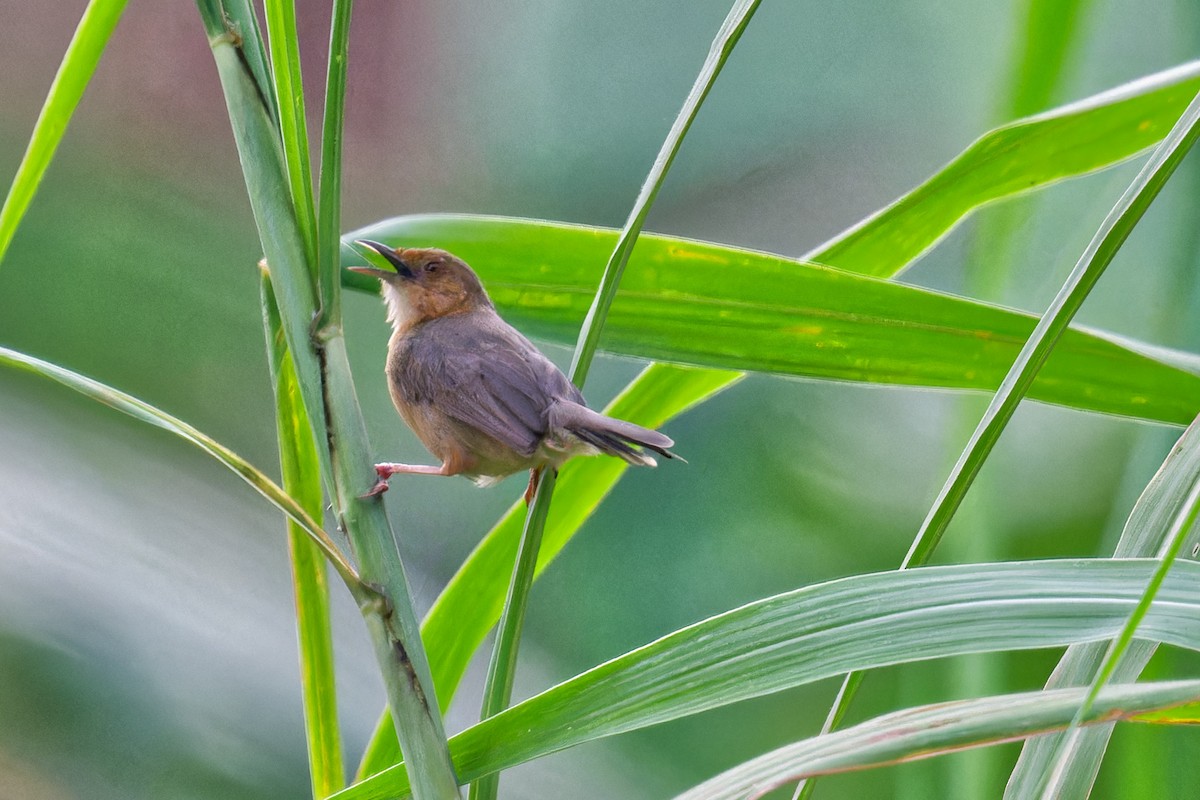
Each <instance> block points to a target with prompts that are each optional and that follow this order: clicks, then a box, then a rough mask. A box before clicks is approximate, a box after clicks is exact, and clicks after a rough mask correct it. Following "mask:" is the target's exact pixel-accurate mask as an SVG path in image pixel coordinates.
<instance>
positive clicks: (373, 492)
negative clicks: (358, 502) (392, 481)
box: [360, 474, 388, 500]
mask: <svg viewBox="0 0 1200 800" xmlns="http://www.w3.org/2000/svg"><path fill="white" fill-rule="evenodd" d="M387 490H388V482H387V478H385V477H383V475H382V474H381V475H380V477H379V480H377V481H376V482H375V485H374V486H372V487H371V488H370V489H368V490H367V493H366V494H363V495H360V496H361V497H362V499H363V500H366V499H368V498H371V497H378V496H379V495H381V494H383V493H384V492H386V491H387Z"/></svg>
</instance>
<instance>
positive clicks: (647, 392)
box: [358, 364, 741, 779]
mask: <svg viewBox="0 0 1200 800" xmlns="http://www.w3.org/2000/svg"><path fill="white" fill-rule="evenodd" d="M740 377H741V376H740V375H739V374H737V373H726V372H717V371H714V370H706V369H689V368H687V367H674V366H669V365H665V364H653V365H651V366H649V367H647V368H646V369H645V371H644V372H643V373H642V375H641V376H640V377H639V378H638V379H637V380H636V381H635V382H634V384H633V385H634V386H636V387H637V391H633V390H626V391H625V392H622V393H621V394H620V395H619V396H617V397H616V398H615V399H614V400H613V401H612V402H611V403H610V404H609V405H608V406H607V407H606V408H605V409H604V413H606V414H611V415H612V416H615V417H620V418H621V419H626V420H629V421H630V422H634V423H636V424H638V425H642V426H645V427H647V428H659V427H662V425H663V424H665V423H666V422H667V420H669V419H672V418H673V417H676V416H678V415H679V414H682V413H683V412H684V411H686V410H687V409H688V408H690V407H691V406H693V405H695V404H697V403H700V402H703V400H705V399H707V398H708V397H710V396H712V395H713V394H715V393H716V392H718V391H720V390H721V389H723V388H725V387H726V386H729V385H730V384H731V383H733V382H735V381H737V380H738V378H740ZM627 469H628V465H627V464H626V463H625V462H624V461H620V460H618V459H615V458H577V459H574V460H572V461H569V462H567V464H566V466H564V467H563V469H562V472H561V473H560V474H559V477H558V486H557V488H556V493H557V494H558V495H559V497H560V498H569V499H570V502H560V503H557V504H555V505H554V506H553V507H552V508H551V509H550V517H549V519H548V521H547V524H546V529H545V533H544V536H543V539H542V546H541V549H540V551H539V554H538V564H537V569H538V574H540V573H541V571H542V570H544V569H545V568H546V567H547V566H548V565H549V564H550V562H551V561H552V560H553V559H554V557H555V556H557V555H558V554H559V552H561V551H562V549H563V547H565V546H566V544H567V542H568V541H570V540H571V537H572V536H574V535H575V532H576V531H578V530H579V528H580V526H581V525H583V523H584V521H585V520H586V519H587V518H588V517H590V516H591V514H592V512H593V511H594V510H595V508H596V507H597V506H598V505H600V501H601V500H603V499H604V498H605V497H606V496H607V495H608V493H609V491H611V490H612V488H613V486H615V485H616V483H617V481H618V480H619V479H620V477H621V476H622V475H624V474H625V471H626V470H627ZM525 511H526V509H525V503H524V502H522V501H520V500H518V501H517V502H516V503H514V504H513V505H512V507H511V508H509V510H508V513H507V514H505V515H504V517H503V518H502V519H501V520H500V521H499V522H498V523H497V524H496V525H495V526H494V527H493V528H492V529H491V530H490V531H489V532H488V533H487V535H486V536H484V537H483V540H482V541H480V543H479V545H478V546H476V548H475V550H474V552H472V553H471V555H470V557H469V558H468V559H467V560H466V561H465V562H464V563H463V565H462V567H460V568H459V570H458V572H457V573H455V575H454V577H453V578H452V579H451V580H450V583H449V584H448V585H447V586H446V588H445V589H444V590H443V591H442V593H441V594H440V595H439V596H438V599H437V600H436V602H434V604H433V608H431V609H430V610H429V614H428V615H427V616H426V617H425V622H424V623H423V624H422V626H421V633H422V637H423V638H424V640H425V642H426V646H427V647H428V650H429V661H430V668H431V670H432V672H433V685H434V687H435V688H436V690H437V696H438V702H439V704H440V705H441V707H442V708H447V707H448V706H449V705H450V700H451V699H452V698H453V697H454V693H455V690H456V689H457V688H458V684H459V682H460V681H461V680H462V676H463V674H464V673H465V672H466V669H467V665H468V664H469V663H470V661H471V656H472V655H473V654H474V653H475V651H476V650H477V649H478V648H479V646H480V645H481V644H482V643H483V641H484V639H485V638H486V637H487V634H488V631H490V630H491V629H492V626H493V625H495V624H496V622H497V620H499V619H500V612H501V609H502V608H503V605H504V592H505V587H506V585H507V583H508V577H509V573H510V567H509V565H511V564H512V563H513V561H514V559H515V557H516V553H517V542H518V540H519V538H520V536H521V527H522V522H523V520H524V519H525ZM399 760H400V748H399V745H398V744H397V742H396V734H395V731H394V729H393V728H392V726H391V720H390V719H389V718H388V715H387V710H386V709H385V710H384V713H383V715H382V716H381V717H380V720H379V724H378V725H377V726H376V729H375V735H374V736H373V737H372V739H371V743H370V745H369V746H368V747H367V750H366V752H365V753H364V755H363V759H362V762H361V765H360V766H359V770H358V775H359V778H360V779H361V778H363V777H365V776H367V775H370V774H373V773H375V772H379V771H380V770H382V769H385V768H386V767H390V766H391V765H392V764H395V763H397V762H398V761H399Z"/></svg>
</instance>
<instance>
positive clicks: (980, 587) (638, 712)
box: [336, 559, 1200, 800]
mask: <svg viewBox="0 0 1200 800" xmlns="http://www.w3.org/2000/svg"><path fill="white" fill-rule="evenodd" d="M1156 566H1157V564H1156V562H1154V561H1146V560H1137V561H1118V560H1113V559H1061V560H1046V561H1037V562H1006V563H998V564H964V565H955V566H950V567H925V568H920V569H914V570H905V571H889V572H883V573H875V574H871V575H857V576H853V577H849V578H843V579H841V580H836V581H830V582H828V583H822V584H818V585H815V586H808V587H805V588H802V589H798V590H796V591H793V592H788V593H785V594H781V595H776V596H774V597H770V598H767V599H764V600H760V601H757V602H754V603H750V604H748V605H746V606H743V607H741V608H738V609H735V610H733V611H729V612H726V613H724V614H721V615H719V616H716V617H712V618H710V619H707V620H704V621H703V622H700V623H697V624H695V625H692V626H690V627H687V628H684V629H682V630H679V631H676V632H674V633H672V634H670V635H668V636H665V637H663V638H662V639H659V640H658V641H655V642H653V643H651V644H648V645H646V646H644V647H641V648H639V649H637V650H634V651H632V652H629V653H626V654H625V655H622V656H620V657H618V658H615V659H613V660H611V661H608V662H606V663H604V664H601V665H600V666H597V667H594V668H593V669H591V670H588V671H587V672H585V673H583V674H581V675H578V676H576V677H574V678H572V679H570V680H568V681H566V682H564V683H561V684H559V685H558V686H555V687H553V688H551V689H548V690H546V691H545V692H542V693H541V694H539V695H536V696H534V697H532V698H530V699H529V700H526V701H524V702H522V703H520V704H518V705H515V706H513V707H512V708H510V709H508V710H507V711H504V712H502V713H501V714H498V715H497V716H495V717H492V718H491V719H489V720H487V721H485V722H481V723H480V724H478V725H476V726H474V727H472V728H470V729H468V730H466V731H464V732H463V733H461V734H459V735H458V736H455V737H454V738H453V739H452V740H451V749H452V752H453V753H454V758H455V764H456V766H457V768H458V770H459V775H460V776H461V777H462V778H463V779H464V780H473V779H475V778H477V777H478V776H479V775H482V774H485V773H487V772H491V771H494V770H497V769H507V768H510V767H512V766H515V765H517V764H522V763H525V762H527V761H530V760H532V759H535V758H539V757H541V756H544V755H547V754H549V753H553V752H557V751H559V750H563V749H566V748H568V747H572V746H575V745H578V744H581V743H583V742H587V741H593V740H595V739H598V738H602V737H606V736H612V735H616V734H619V733H625V732H629V731H633V730H637V729H640V728H643V727H646V726H650V725H656V724H659V723H662V722H666V721H669V720H673V719H679V718H681V717H685V716H690V715H694V714H698V713H700V712H703V711H706V710H709V709H713V708H718V707H721V706H724V705H728V704H730V703H734V702H738V701H740V700H746V699H750V698H752V697H761V696H765V695H767V694H771V693H774V692H778V691H782V690H784V689H787V688H791V687H794V686H800V685H805V684H808V683H811V682H813V681H818V680H823V679H825V678H829V677H832V676H834V675H840V674H843V673H846V672H852V671H858V670H862V669H868V668H876V667H882V666H887V665H891V664H897V663H909V662H913V661H923V660H928V659H933V658H944V657H948V656H955V655H963V654H966V653H979V652H990V651H1002V652H1008V651H1014V650H1026V649H1037V648H1047V647H1059V646H1062V645H1064V644H1071V643H1075V642H1082V641H1090V640H1093V639H1096V638H1102V637H1110V636H1115V635H1116V634H1117V632H1118V631H1119V630H1120V629H1121V626H1122V625H1123V624H1124V622H1125V620H1126V618H1127V617H1128V615H1129V612H1130V611H1131V610H1132V609H1133V608H1134V606H1135V605H1136V604H1137V602H1138V600H1139V598H1140V597H1141V594H1142V591H1143V588H1144V587H1145V584H1146V581H1147V580H1148V579H1149V577H1150V575H1151V574H1152V573H1153V572H1154V569H1155V567H1156ZM1141 635H1144V636H1148V637H1151V638H1154V639H1157V640H1159V641H1163V642H1167V643H1169V644H1173V645H1177V646H1179V647H1185V648H1189V649H1200V563H1195V562H1189V561H1181V562H1179V563H1177V564H1176V567H1175V569H1174V570H1173V571H1172V572H1171V574H1170V575H1169V576H1168V577H1167V581H1166V583H1165V585H1164V586H1163V590H1162V593H1161V594H1160V596H1159V602H1156V603H1155V604H1154V606H1152V607H1151V609H1150V613H1149V614H1148V615H1147V617H1146V619H1145V620H1144V622H1143V627H1142V629H1141ZM406 792H407V779H406V777H405V773H404V769H403V767H393V768H391V769H388V770H386V771H385V772H383V773H380V774H378V775H375V776H373V777H371V778H368V779H367V780H366V781H364V782H362V783H360V784H357V785H355V786H353V787H350V788H349V789H347V790H346V791H344V792H341V793H339V794H338V795H336V797H338V798H339V800H367V799H368V798H385V797H387V798H391V797H402V796H404V794H405V793H406Z"/></svg>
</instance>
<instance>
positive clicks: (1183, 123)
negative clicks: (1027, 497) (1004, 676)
mask: <svg viewBox="0 0 1200 800" xmlns="http://www.w3.org/2000/svg"><path fill="white" fill-rule="evenodd" d="M1198 136H1200V94H1198V95H1196V97H1195V98H1194V99H1193V100H1192V102H1191V104H1190V105H1189V106H1188V107H1187V109H1186V110H1185V111H1184V112H1183V115H1182V116H1181V117H1180V118H1179V121H1178V122H1176V123H1175V127H1174V128H1172V129H1171V132H1170V133H1169V134H1168V135H1167V137H1166V138H1165V139H1164V140H1163V141H1162V143H1161V144H1160V145H1159V146H1158V147H1157V148H1155V150H1154V152H1153V154H1152V155H1151V156H1150V159H1149V160H1148V161H1147V162H1146V164H1145V166H1143V167H1142V169H1141V171H1140V172H1139V173H1138V175H1137V177H1136V178H1134V180H1133V182H1132V183H1131V184H1130V185H1129V188H1128V189H1126V190H1125V193H1124V194H1122V195H1121V198H1120V199H1119V200H1118V201H1117V204H1116V206H1114V207H1113V209H1112V211H1110V212H1109V214H1108V216H1107V217H1106V218H1105V220H1104V222H1103V224H1101V226H1100V229H1099V230H1098V231H1097V232H1096V235H1095V236H1094V237H1093V238H1092V241H1091V242H1090V243H1089V244H1088V246H1087V248H1086V249H1085V250H1084V252H1083V255H1081V256H1080V258H1079V261H1078V262H1077V263H1076V265H1075V268H1074V269H1073V270H1072V271H1071V274H1070V276H1068V278H1067V281H1066V283H1064V284H1063V287H1062V289H1060V290H1059V292H1058V295H1057V296H1056V297H1055V298H1054V300H1053V301H1052V302H1051V304H1050V307H1049V308H1047V309H1046V313H1045V314H1044V315H1042V318H1041V319H1040V320H1039V321H1038V324H1037V327H1036V328H1034V331H1033V333H1032V334H1031V335H1030V337H1029V340H1028V341H1026V343H1025V346H1024V347H1023V348H1022V349H1021V352H1020V354H1019V355H1018V356H1017V360H1016V361H1015V362H1014V363H1013V365H1012V368H1011V369H1010V370H1009V372H1008V374H1007V375H1006V376H1005V377H1004V380H1003V381H1002V382H1001V384H1000V388H999V389H998V390H997V391H996V394H995V395H994V396H993V397H992V400H991V402H990V403H989V404H988V407H987V410H986V411H985V412H984V415H983V418H982V419H981V420H980V421H979V424H978V426H977V427H976V428H975V432H974V433H973V434H972V435H971V439H970V441H968V442H967V445H966V447H965V448H964V449H963V451H962V454H961V455H960V456H959V459H958V461H957V463H955V465H954V468H953V469H952V470H951V472H950V475H949V476H948V477H947V478H946V482H945V484H944V485H943V486H942V489H941V491H940V492H939V493H938V497H937V500H936V501H935V502H934V504H933V506H932V508H930V510H929V513H928V515H926V517H925V521H924V522H923V523H922V525H921V529H920V530H919V531H918V533H917V536H916V538H915V539H914V540H913V543H912V546H911V547H910V548H909V551H908V554H907V555H906V556H905V557H904V561H903V563H901V565H900V569H902V570H903V569H910V568H912V567H918V566H921V565H923V564H925V563H927V562H928V561H929V557H930V556H931V555H932V554H933V551H934V549H935V548H936V547H937V545H938V543H939V542H940V541H941V539H942V536H943V535H944V534H945V532H946V527H947V526H948V525H949V524H950V520H951V519H952V518H953V517H954V513H955V512H956V511H957V510H958V507H959V505H961V503H962V500H963V497H965V496H966V493H967V490H968V489H969V488H970V487H971V484H972V482H973V481H974V480H975V477H976V476H977V475H978V474H979V470H980V469H981V468H982V466H983V462H984V460H985V459H986V458H987V457H988V455H989V454H990V453H991V451H992V448H993V447H994V446H995V444H996V442H997V441H998V440H999V438H1000V434H1001V433H1002V432H1003V430H1004V427H1005V425H1007V424H1008V421H1009V420H1010V419H1012V415H1013V413H1014V412H1015V411H1016V408H1017V405H1018V404H1019V403H1020V402H1021V399H1022V398H1023V397H1024V396H1025V394H1026V392H1028V390H1029V386H1030V385H1031V384H1032V383H1033V379H1034V378H1035V377H1036V376H1037V373H1038V371H1039V370H1040V369H1041V367H1042V365H1043V364H1044V363H1045V361H1046V358H1047V357H1048V356H1049V355H1050V351H1051V350H1053V349H1054V346H1055V345H1056V344H1057V343H1058V340H1059V337H1061V336H1062V333H1063V331H1065V330H1066V328H1067V326H1068V325H1070V323H1071V320H1072V319H1073V318H1074V316H1075V313H1076V312H1077V311H1078V310H1079V307H1080V306H1081V305H1083V301H1084V300H1085V299H1086V298H1087V296H1088V294H1089V293H1090V292H1091V290H1092V288H1093V287H1094V286H1095V285H1096V282H1097V281H1098V280H1099V279H1100V276H1101V275H1103V274H1104V270H1105V269H1106V268H1107V267H1108V265H1109V264H1110V263H1111V262H1112V259H1113V257H1114V256H1115V255H1116V254H1117V251H1118V250H1120V248H1121V245H1123V244H1124V243H1125V240H1126V239H1127V238H1128V237H1129V234H1130V233H1131V232H1132V231H1133V228H1134V227H1135V226H1136V225H1137V223H1138V222H1139V221H1140V220H1141V218H1142V215H1143V214H1145V213H1146V209H1147V208H1149V207H1150V204H1151V203H1152V202H1153V201H1154V198H1155V197H1157V196H1158V193H1159V191H1161V190H1162V187H1163V186H1164V185H1165V184H1166V182H1167V180H1168V179H1169V178H1170V177H1171V175H1172V174H1173V173H1174V172H1175V169H1176V167H1178V166H1179V162H1180V161H1182V160H1183V157H1184V156H1185V155H1186V154H1187V152H1188V150H1190V149H1191V147H1192V145H1193V144H1194V143H1195V141H1196V138H1197V137H1198ZM860 680H861V677H856V676H855V675H854V674H853V673H852V674H850V675H847V676H846V679H845V681H844V682H843V690H842V691H841V692H840V693H839V695H838V700H837V701H836V703H835V704H834V707H833V708H832V709H830V713H829V716H828V718H827V719H826V721H825V725H824V727H823V729H822V730H823V731H825V732H828V731H830V730H832V729H833V726H834V725H836V723H837V720H839V719H840V718H841V717H842V715H843V714H844V713H845V710H846V707H847V706H848V705H849V703H850V702H851V701H852V700H853V698H854V694H855V691H854V689H852V688H849V687H850V684H851V682H853V681H860ZM808 791H810V790H809V789H807V788H806V789H805V791H804V792H802V793H800V794H798V795H797V796H798V797H804V796H807V792H808Z"/></svg>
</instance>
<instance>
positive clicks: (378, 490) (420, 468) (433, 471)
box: [363, 462, 458, 497]
mask: <svg viewBox="0 0 1200 800" xmlns="http://www.w3.org/2000/svg"><path fill="white" fill-rule="evenodd" d="M375 474H376V475H378V476H379V480H378V481H376V482H375V485H374V486H372V487H371V489H370V491H368V492H367V493H366V494H364V495H363V497H374V496H376V495H379V494H383V493H384V492H386V491H387V490H388V478H390V477H392V476H393V475H401V474H403V475H445V476H450V475H457V474H458V471H457V470H454V469H453V468H451V466H450V465H449V464H442V465H441V466H438V467H435V466H433V465H432V464H392V463H389V462H385V463H383V464H376V465H375Z"/></svg>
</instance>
